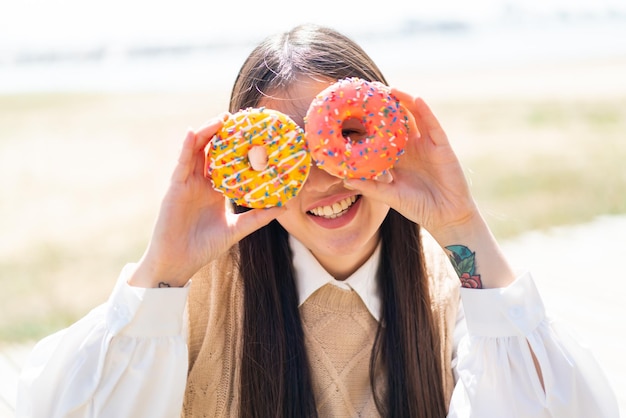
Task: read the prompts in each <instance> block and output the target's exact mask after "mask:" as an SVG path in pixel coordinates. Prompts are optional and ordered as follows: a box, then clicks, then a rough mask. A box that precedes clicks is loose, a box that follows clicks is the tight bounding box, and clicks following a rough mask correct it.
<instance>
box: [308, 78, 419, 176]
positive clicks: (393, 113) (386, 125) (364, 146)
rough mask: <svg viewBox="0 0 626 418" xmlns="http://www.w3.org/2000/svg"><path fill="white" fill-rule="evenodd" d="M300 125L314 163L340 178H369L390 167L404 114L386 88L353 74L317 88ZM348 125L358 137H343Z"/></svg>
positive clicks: (402, 135)
mask: <svg viewBox="0 0 626 418" xmlns="http://www.w3.org/2000/svg"><path fill="white" fill-rule="evenodd" d="M304 127H305V132H306V140H307V144H308V147H309V151H310V153H311V157H312V158H313V160H314V161H315V163H316V164H317V166H318V167H320V168H322V169H324V170H326V171H327V172H328V173H330V174H332V175H334V176H337V177H341V178H362V179H371V178H375V177H377V176H379V175H380V174H381V173H383V172H385V171H386V170H389V169H390V168H391V167H393V166H394V164H395V163H396V162H397V160H398V158H399V157H400V155H402V153H403V152H404V146H405V144H406V141H407V137H408V117H407V115H406V112H405V111H404V109H403V108H402V106H400V102H399V101H398V100H397V99H396V98H395V97H394V96H392V95H391V93H390V89H389V88H388V87H387V86H385V85H384V84H382V83H379V82H375V81H374V82H370V81H365V80H362V79H359V78H354V77H353V78H346V79H343V80H339V81H338V82H336V83H335V84H333V85H331V86H330V87H328V88H326V89H325V90H324V91H322V92H321V93H319V94H318V95H317V96H316V97H315V99H313V102H312V103H311V106H310V107H309V110H308V111H307V114H306V117H305V118H304ZM348 131H351V132H353V133H356V136H358V138H357V139H351V138H350V136H349V134H348V135H346V136H345V137H344V133H345V132H348ZM352 136H353V137H354V136H355V135H354V134H353V135H352Z"/></svg>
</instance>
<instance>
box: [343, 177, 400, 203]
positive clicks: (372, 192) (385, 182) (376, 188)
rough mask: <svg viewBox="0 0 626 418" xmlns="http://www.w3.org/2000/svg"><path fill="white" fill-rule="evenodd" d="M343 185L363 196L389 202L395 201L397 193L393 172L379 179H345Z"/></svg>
mask: <svg viewBox="0 0 626 418" xmlns="http://www.w3.org/2000/svg"><path fill="white" fill-rule="evenodd" d="M343 186H344V187H345V188H346V189H350V190H354V191H358V192H360V193H361V194H362V195H363V196H367V197H369V198H371V199H374V200H378V201H381V202H384V203H387V204H389V203H391V202H392V201H393V196H394V194H395V188H394V187H393V177H391V174H385V175H383V176H381V177H380V178H379V179H377V180H362V179H344V181H343Z"/></svg>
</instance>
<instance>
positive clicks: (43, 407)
mask: <svg viewBox="0 0 626 418" xmlns="http://www.w3.org/2000/svg"><path fill="white" fill-rule="evenodd" d="M133 268H134V266H133V265H128V266H126V267H125V268H124V270H123V271H122V274H121V275H120V278H119V280H118V282H117V284H116V286H115V289H114V291H113V293H112V294H111V296H110V298H109V300H108V301H107V302H106V303H104V304H103V305H101V306H99V307H97V308H96V309H94V310H93V311H91V312H90V313H89V314H88V315H87V316H85V317H84V318H82V319H81V320H80V321H78V322H76V323H75V324H73V325H72V326H70V327H69V328H67V329H65V330H62V331H59V332H57V333H56V334H53V335H51V336H49V337H47V338H45V339H43V340H41V341H40V342H39V343H38V344H37V345H36V346H35V348H34V349H33V351H32V353H31V354H30V356H29V358H28V360H27V362H26V364H25V365H24V367H23V369H22V373H21V376H20V382H19V387H18V397H17V416H18V417H46V418H49V417H150V418H154V417H174V416H179V415H180V411H181V407H182V403H183V395H184V391H185V382H186V377H187V356H188V352H187V341H186V340H187V339H186V329H185V327H186V325H185V324H186V321H185V305H186V301H187V293H188V286H189V285H188V286H187V287H185V288H168V289H141V288H135V287H131V286H129V285H128V284H127V279H128V277H129V276H130V274H131V273H132V269H133Z"/></svg>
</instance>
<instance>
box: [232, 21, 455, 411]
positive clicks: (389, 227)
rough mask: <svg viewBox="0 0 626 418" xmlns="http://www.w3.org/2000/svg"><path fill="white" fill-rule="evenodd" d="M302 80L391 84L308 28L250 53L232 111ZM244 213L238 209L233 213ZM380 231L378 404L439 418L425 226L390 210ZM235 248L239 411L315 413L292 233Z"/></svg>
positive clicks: (274, 227)
mask: <svg viewBox="0 0 626 418" xmlns="http://www.w3.org/2000/svg"><path fill="white" fill-rule="evenodd" d="M298 76H306V77H309V78H313V79H316V78H319V79H323V80H337V79H340V78H345V77H360V78H363V79H366V80H369V81H374V80H376V81H380V82H383V83H385V84H386V80H385V78H384V77H383V75H382V73H381V71H380V70H379V69H378V67H377V66H376V65H375V64H374V62H373V61H372V60H371V59H370V58H369V56H368V55H367V54H366V53H365V52H364V51H363V49H361V48H360V47H359V46H358V45H357V44H356V43H355V42H353V41H352V40H351V39H349V38H348V37H346V36H344V35H342V34H340V33H338V32H336V31H334V30H332V29H329V28H325V27H319V26H314V25H302V26H298V27H296V28H294V29H292V30H291V31H289V32H286V33H284V34H280V35H276V36H274V37H270V38H268V39H266V40H265V41H264V42H262V43H261V44H260V45H259V46H257V47H256V48H255V49H254V50H253V51H252V53H251V54H250V56H249V57H248V59H247V60H246V61H245V63H244V64H243V66H242V68H241V70H240V72H239V75H238V77H237V79H236V81H235V85H234V87H233V90H232V94H231V99H230V111H231V112H235V111H237V110H239V109H243V108H246V107H254V106H257V105H258V103H259V102H260V100H261V98H262V97H263V95H264V94H267V93H270V92H271V93H272V94H276V92H284V93H285V94H287V91H288V88H289V86H290V85H292V84H293V83H295V82H297V78H298ZM245 210H246V209H245V208H243V207H235V211H236V212H242V211H245ZM380 235H381V241H382V249H381V262H380V266H379V268H378V277H377V280H379V282H380V288H381V292H382V298H383V309H382V317H381V321H380V323H379V326H378V331H377V334H376V340H375V343H374V348H373V350H372V355H371V359H370V376H371V378H370V381H371V385H372V389H373V393H374V394H377V395H375V396H376V398H375V401H376V406H377V408H378V410H379V412H380V413H381V415H383V416H388V417H432V418H440V417H443V416H445V414H446V405H445V401H444V391H443V377H442V373H443V372H442V370H441V348H440V345H441V343H440V338H439V330H438V328H437V326H436V325H435V324H436V322H435V320H434V318H433V313H432V311H431V303H430V294H429V287H428V278H427V274H426V268H425V265H424V261H423V253H422V248H421V241H420V237H419V226H418V225H416V224H415V223H413V222H411V221H409V220H408V219H406V218H404V217H403V216H401V215H400V214H398V213H397V212H396V211H394V210H393V209H391V210H390V211H389V213H388V215H387V217H386V218H385V220H384V221H383V223H382V225H381V228H380ZM239 249H240V255H241V257H240V260H241V261H240V263H241V265H240V270H241V275H242V277H243V281H244V319H243V327H244V341H243V358H242V369H241V370H242V371H241V382H242V387H241V405H240V415H241V417H263V418H266V417H315V416H317V413H316V409H315V399H314V393H313V390H312V384H311V377H310V371H309V364H308V361H307V355H306V349H305V346H304V334H303V330H302V324H301V322H300V314H299V311H298V298H297V292H296V286H295V279H294V269H293V264H292V262H290V261H286V260H291V259H292V254H291V250H290V248H289V243H288V233H287V232H286V231H285V230H284V229H283V228H282V226H281V225H280V224H279V223H278V222H277V221H273V222H271V223H270V224H269V225H267V226H266V227H264V228H261V229H259V230H258V231H256V232H254V233H253V234H251V235H249V236H248V237H246V238H244V239H243V240H241V241H240V243H239ZM377 365H378V366H377ZM375 367H384V368H385V370H386V376H387V379H386V381H387V385H386V387H385V388H375V383H374V378H373V376H375V372H374V369H375ZM377 389H379V390H377ZM380 389H384V390H380ZM381 394H382V395H381Z"/></svg>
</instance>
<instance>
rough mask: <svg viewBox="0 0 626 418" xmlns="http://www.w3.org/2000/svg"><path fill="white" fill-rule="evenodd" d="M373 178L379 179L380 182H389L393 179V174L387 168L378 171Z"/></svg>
mask: <svg viewBox="0 0 626 418" xmlns="http://www.w3.org/2000/svg"><path fill="white" fill-rule="evenodd" d="M374 180H376V181H379V182H381V183H386V184H389V183H391V182H392V181H393V175H392V174H391V172H390V171H389V170H386V171H383V172H382V173H380V174H379V175H378V176H377V177H376V178H375V179H374Z"/></svg>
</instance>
